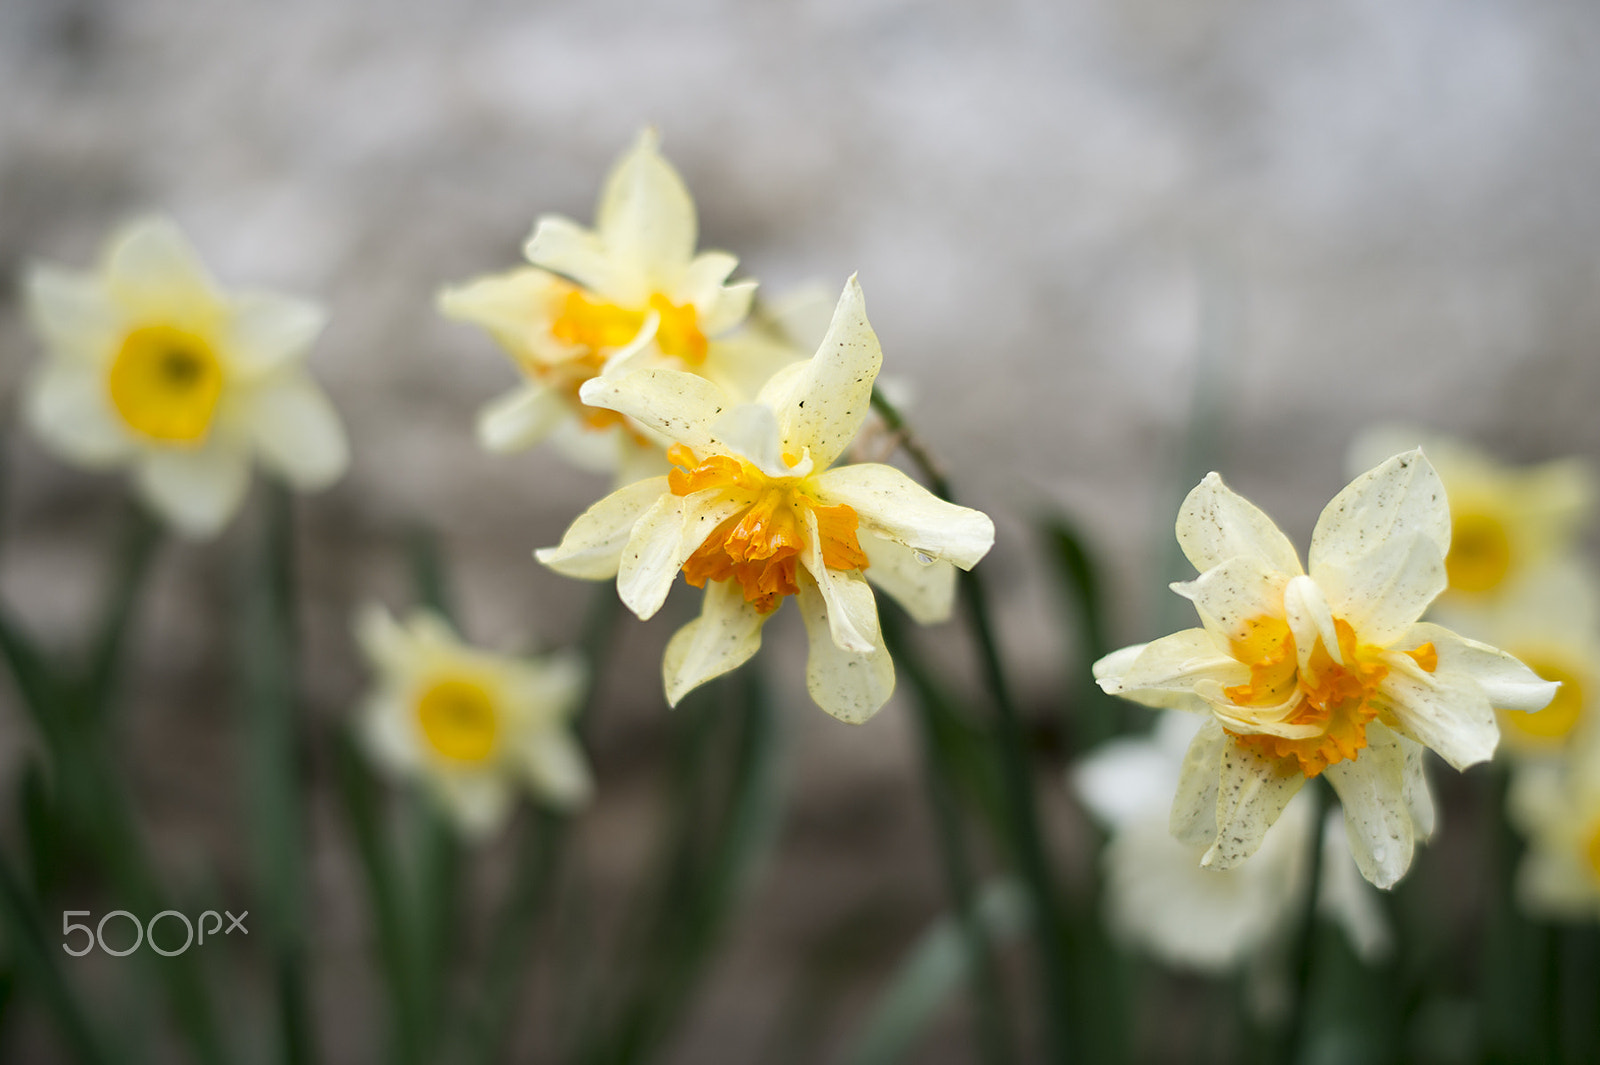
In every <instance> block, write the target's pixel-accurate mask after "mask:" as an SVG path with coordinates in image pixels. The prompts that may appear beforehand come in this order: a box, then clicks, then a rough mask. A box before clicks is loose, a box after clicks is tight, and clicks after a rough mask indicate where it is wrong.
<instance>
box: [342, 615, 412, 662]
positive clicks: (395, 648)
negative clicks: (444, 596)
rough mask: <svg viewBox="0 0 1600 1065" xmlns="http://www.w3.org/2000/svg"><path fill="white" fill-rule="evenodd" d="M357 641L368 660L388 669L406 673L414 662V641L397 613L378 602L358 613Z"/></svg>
mask: <svg viewBox="0 0 1600 1065" xmlns="http://www.w3.org/2000/svg"><path fill="white" fill-rule="evenodd" d="M355 634H356V643H357V644H358V645H359V646H360V647H361V651H362V653H363V654H365V655H366V656H367V660H368V661H369V662H372V663H373V664H374V665H376V666H377V667H378V668H380V669H381V670H383V671H384V672H386V673H391V674H404V673H407V672H409V668H410V666H411V664H412V654H411V644H410V640H409V638H408V637H407V636H406V633H405V630H403V629H402V628H401V627H400V623H399V622H397V621H395V619H394V616H393V615H392V614H390V613H389V612H388V611H387V610H385V609H384V608H383V607H381V606H379V605H378V604H377V603H368V604H367V605H366V606H364V607H362V608H361V609H360V610H359V611H358V612H357V613H356V620H355Z"/></svg>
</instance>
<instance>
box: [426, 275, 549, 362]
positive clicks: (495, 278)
mask: <svg viewBox="0 0 1600 1065" xmlns="http://www.w3.org/2000/svg"><path fill="white" fill-rule="evenodd" d="M565 291H571V289H570V288H569V287H568V286H567V284H566V283H565V282H564V281H561V280H560V279H559V278H557V277H556V276H555V275H554V274H551V273H550V272H548V271H546V270H540V269H538V268H537V267H532V266H523V267H518V268H517V269H515V270H509V271H506V272H505V273H501V274H489V275H486V276H484V277H477V278H474V279H472V280H471V281H468V282H466V283H465V284H461V285H450V286H448V287H446V288H442V289H440V290H439V295H438V300H437V303H438V307H439V313H440V314H442V315H444V316H445V317H446V318H453V319H455V320H456V321H458V322H470V323H472V324H473V325H476V326H480V327H482V328H483V329H486V330H488V331H489V334H490V335H491V336H493V337H494V338H495V340H496V341H497V342H498V343H499V344H500V345H501V346H502V347H504V348H506V349H507V350H509V351H511V352H513V353H516V354H519V355H520V354H525V355H532V356H534V357H540V356H544V357H545V358H544V359H542V360H541V361H556V360H557V358H558V357H559V356H561V355H564V354H565V346H564V345H561V344H559V343H558V342H557V341H556V340H555V339H554V338H553V337H551V336H550V333H549V326H550V321H549V320H550V315H551V310H552V308H553V307H554V305H555V301H556V300H557V299H558V297H560V295H561V294H562V293H563V292H565Z"/></svg>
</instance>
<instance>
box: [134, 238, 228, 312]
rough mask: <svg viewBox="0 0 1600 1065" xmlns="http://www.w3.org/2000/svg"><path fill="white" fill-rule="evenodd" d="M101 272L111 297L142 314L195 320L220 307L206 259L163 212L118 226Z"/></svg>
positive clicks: (216, 310)
mask: <svg viewBox="0 0 1600 1065" xmlns="http://www.w3.org/2000/svg"><path fill="white" fill-rule="evenodd" d="M105 277H106V285H107V289H108V291H109V292H110V293H111V296H112V298H113V299H115V300H116V301H117V303H119V304H121V305H122V306H123V307H125V308H129V309H132V308H138V310H139V312H140V314H141V316H143V317H147V318H150V317H156V318H163V317H169V316H171V317H174V318H178V319H180V320H185V321H186V322H194V321H196V320H197V316H198V317H200V318H204V317H210V316H214V315H217V314H218V313H219V312H220V311H221V309H222V303H221V300H220V298H219V297H218V296H217V293H216V288H215V286H214V285H213V284H212V282H211V275H210V274H209V273H208V272H207V271H206V268H205V264H203V263H202V262H201V261H200V256H199V255H198V254H196V253H195V250H194V246H193V245H191V244H190V243H189V241H188V239H187V238H185V237H184V235H183V233H182V232H181V231H179V229H178V227H177V226H176V225H174V224H173V223H172V221H171V220H170V219H167V218H161V217H154V216H152V217H146V218H141V219H138V220H136V221H134V222H132V223H130V224H129V225H127V226H126V227H124V228H123V229H122V230H120V231H119V232H118V233H117V235H116V236H115V237H113V238H112V243H111V248H110V250H109V252H108V253H107V255H106V262H105Z"/></svg>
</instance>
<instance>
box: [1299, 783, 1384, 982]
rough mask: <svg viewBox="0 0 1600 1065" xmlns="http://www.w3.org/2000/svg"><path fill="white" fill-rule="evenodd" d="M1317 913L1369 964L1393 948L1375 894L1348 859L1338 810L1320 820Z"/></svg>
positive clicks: (1347, 844) (1348, 854) (1347, 847)
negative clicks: (1320, 866) (1332, 925)
mask: <svg viewBox="0 0 1600 1065" xmlns="http://www.w3.org/2000/svg"><path fill="white" fill-rule="evenodd" d="M1317 912H1318V913H1320V914H1322V915H1323V916H1324V917H1327V918H1329V919H1331V920H1333V921H1334V922H1336V923H1337V924H1338V925H1339V926H1340V927H1341V928H1343V929H1344V934H1345V936H1346V937H1347V938H1348V939H1349V940H1350V945H1351V946H1352V947H1353V948H1355V952H1356V955H1357V956H1358V957H1360V958H1361V960H1362V961H1364V962H1366V963H1367V964H1368V965H1373V964H1376V963H1378V962H1380V961H1382V960H1383V959H1384V958H1386V957H1388V955H1389V952H1390V950H1391V948H1392V946H1393V943H1392V939H1391V937H1390V934H1389V926H1388V924H1387V922H1385V920H1384V916H1383V910H1382V909H1381V908H1380V906H1379V904H1378V897H1377V895H1376V894H1375V893H1374V892H1373V890H1372V887H1371V886H1370V885H1369V884H1367V882H1366V881H1364V880H1363V879H1362V878H1361V870H1360V869H1359V868H1358V867H1357V866H1356V863H1355V862H1354V861H1352V860H1351V856H1350V844H1349V843H1348V833H1347V832H1346V831H1345V827H1344V818H1343V816H1342V815H1341V814H1340V812H1339V811H1338V810H1329V811H1328V816H1327V818H1326V819H1325V820H1324V821H1323V826H1322V882H1321V883H1320V884H1319V885H1318V890H1317Z"/></svg>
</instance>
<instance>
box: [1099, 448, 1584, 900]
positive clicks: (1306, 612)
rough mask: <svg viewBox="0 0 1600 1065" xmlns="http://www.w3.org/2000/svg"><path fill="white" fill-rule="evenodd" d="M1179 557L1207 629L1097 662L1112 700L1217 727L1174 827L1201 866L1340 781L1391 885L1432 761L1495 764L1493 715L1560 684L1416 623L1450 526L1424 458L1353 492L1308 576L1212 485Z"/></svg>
mask: <svg viewBox="0 0 1600 1065" xmlns="http://www.w3.org/2000/svg"><path fill="white" fill-rule="evenodd" d="M1177 534H1178V542H1179V544H1180V545H1181V546H1182V548H1183V551H1184V554H1185V555H1186V556H1188V558H1189V561H1190V562H1191V563H1193V564H1194V566H1195V568H1196V569H1197V570H1199V571H1200V575H1199V577H1197V578H1196V579H1194V580H1192V581H1188V582H1186V583H1182V584H1175V585H1173V586H1172V587H1173V590H1174V591H1176V592H1177V593H1178V594H1180V595H1182V596H1184V597H1185V598H1187V599H1189V600H1190V601H1192V602H1193V603H1194V605H1195V608H1196V610H1197V612H1198V613H1199V615H1200V621H1201V624H1202V626H1203V627H1201V628H1197V629H1189V630H1186V631H1184V632H1179V633H1176V634H1174V635H1172V636H1168V637H1165V638H1163V639H1160V640H1157V641H1155V642H1154V643H1151V644H1147V645H1142V646H1136V647H1129V648H1124V649H1123V650H1121V651H1117V652H1114V653H1113V654H1110V655H1108V656H1106V657H1105V658H1103V659H1101V660H1100V661H1099V662H1097V663H1096V664H1095V667H1094V668H1095V676H1096V678H1097V679H1098V680H1099V682H1100V686H1101V687H1102V688H1104V689H1105V690H1106V691H1108V692H1110V693H1112V694H1115V695H1122V696H1125V697H1127V698H1130V699H1133V700H1134V701H1136V702H1141V703H1144V704H1146V705H1150V706H1157V707H1163V708H1178V709H1187V710H1192V711H1196V712H1199V713H1202V714H1205V715H1206V716H1207V718H1208V720H1207V721H1206V723H1205V725H1204V726H1203V727H1202V728H1201V729H1200V731H1199V732H1198V733H1197V734H1196V736H1195V739H1194V742H1193V743H1192V744H1191V745H1190V748H1189V752H1188V755H1187V757H1186V759H1185V762H1184V770H1183V774H1182V776H1181V778H1180V781H1179V785H1178V794H1177V797H1176V799H1175V801H1174V803H1173V808H1172V829H1173V833H1174V834H1175V835H1176V836H1178V838H1179V839H1181V840H1184V841H1187V842H1200V841H1203V840H1204V841H1208V842H1209V846H1208V849H1207V850H1206V853H1205V856H1204V857H1203V859H1202V864H1204V865H1206V866H1210V867H1214V868H1228V867H1231V866H1234V865H1237V864H1238V863H1239V862H1241V861H1243V860H1244V859H1246V858H1248V857H1249V856H1250V855H1251V854H1253V853H1254V852H1255V850H1256V848H1257V847H1258V846H1259V845H1260V843H1261V839H1262V836H1263V835H1264V834H1265V832H1266V830H1267V828H1268V827H1270V826H1271V824H1272V823H1273V822H1274V821H1275V820H1277V818H1278V815H1279V814H1280V813H1281V812H1282V811H1283V809H1284V807H1285V806H1286V805H1287V804H1288V802H1289V800H1290V799H1291V798H1293V797H1294V795H1295V793H1296V792H1297V791H1299V790H1300V788H1301V786H1302V785H1304V784H1305V782H1306V780H1308V779H1310V778H1312V777H1315V776H1319V775H1322V774H1324V773H1326V774H1327V778H1328V780H1329V782H1330V783H1331V784H1332V785H1333V788H1334V790H1335V791H1336V792H1337V793H1338V794H1339V798H1340V802H1341V804H1342V805H1343V808H1344V815H1345V825H1346V828H1347V830H1348V835H1349V839H1350V847H1351V851H1352V853H1353V854H1354V856H1355V859H1356V864H1357V865H1358V866H1359V867H1360V869H1361V873H1362V875H1363V876H1365V877H1366V878H1367V879H1368V880H1370V881H1372V882H1373V883H1375V884H1377V885H1378V886H1379V887H1390V886H1392V885H1393V884H1394V883H1395V882H1396V881H1398V880H1399V879H1400V877H1401V876H1403V875H1404V874H1405V872H1406V870H1407V869H1408V868H1409V867H1410V864H1411V857H1412V852H1413V849H1414V846H1415V842H1416V839H1417V838H1418V837H1419V836H1421V837H1424V838H1425V837H1426V836H1427V835H1428V833H1429V831H1430V829H1431V826H1432V820H1433V815H1432V809H1431V803H1430V801H1429V799H1428V797H1427V789H1426V786H1425V781H1424V780H1423V776H1422V749H1423V747H1429V748H1432V749H1433V750H1434V751H1436V752H1437V753H1438V754H1439V755H1441V756H1442V757H1443V758H1444V760H1445V761H1446V762H1449V763H1450V764H1451V765H1452V766H1454V767H1456V768H1457V769H1461V768H1464V767H1466V766H1469V765H1472V764H1473V763H1476V762H1481V761H1484V760H1486V759H1488V758H1489V757H1491V756H1492V755H1493V754H1494V749H1495V744H1496V743H1497V742H1498V740H1499V729H1498V727H1497V726H1496V723H1495V713H1494V711H1495V708H1496V707H1499V708H1501V709H1506V710H1522V711H1534V710H1538V709H1540V708H1542V707H1543V706H1545V705H1546V704H1547V703H1549V702H1550V699H1551V697H1552V696H1553V695H1554V694H1555V692H1556V689H1557V685H1555V684H1553V683H1550V682H1548V681H1544V680H1541V679H1540V678H1539V677H1538V676H1537V675H1536V674H1534V673H1533V672H1532V671H1531V670H1529V669H1528V667H1526V666H1525V665H1523V664H1522V663H1521V662H1519V661H1517V660H1516V659H1515V658H1513V657H1512V656H1510V655H1508V654H1506V653H1504V652H1502V651H1499V650H1497V649H1495V648H1493V647H1490V646H1488V645H1486V644H1482V643H1477V642H1475V641H1473V640H1468V639H1465V638H1463V637H1461V636H1458V635H1456V634H1455V633H1454V632H1451V631H1450V630H1449V629H1446V628H1443V627H1441V626H1439V625H1434V624H1429V623H1425V622H1419V621H1418V620H1417V619H1418V618H1419V617H1421V615H1422V613H1423V611H1424V610H1426V609H1427V607H1428V605H1429V604H1430V603H1431V602H1432V601H1433V599H1434V598H1435V597H1436V596H1437V595H1439V593H1440V592H1442V591H1443V590H1444V587H1445V561H1444V560H1445V556H1446V555H1447V553H1448V552H1449V549H1450V511H1449V505H1448V503H1447V502H1446V499H1445V493H1444V487H1443V485H1441V484H1440V483H1439V477H1438V474H1436V473H1435V472H1434V469H1433V467H1432V466H1431V465H1430V464H1429V462H1428V460H1427V459H1426V458H1425V457H1423V455H1422V453H1421V452H1420V451H1412V452H1408V453H1406V454H1402V455H1396V456H1395V457H1393V458H1391V459H1389V460H1387V461H1386V462H1384V463H1382V464H1381V465H1379V466H1378V467H1377V468H1376V469H1373V470H1370V471H1369V472H1367V473H1365V474H1363V475H1361V476H1360V477H1358V478H1356V479H1355V480H1354V481H1353V482H1351V484H1350V485H1349V486H1347V487H1346V488H1345V489H1344V490H1343V491H1342V492H1340V493H1339V494H1338V495H1337V496H1336V497H1334V499H1333V501H1332V502H1331V503H1329V504H1328V506H1327V508H1326V509H1325V510H1324V511H1323V512H1322V517H1321V518H1320V520H1319V521H1318V522H1317V527H1316V530H1315V532H1314V533H1313V534H1312V538H1311V555H1310V571H1309V573H1307V572H1306V571H1304V570H1302V569H1301V566H1300V560H1299V557H1298V555H1297V554H1296V553H1295V549H1294V546H1293V545H1292V544H1291V543H1290V542H1289V540H1288V538H1287V537H1285V536H1284V535H1283V533H1282V532H1281V531H1279V529H1278V527H1277V526H1276V525H1274V524H1273V523H1272V521H1271V519H1269V518H1268V517H1267V516H1266V515H1265V514H1263V513H1262V512H1261V511H1260V510H1258V509H1256V507H1254V506H1253V505H1251V504H1250V503H1249V502H1247V501H1246V500H1245V499H1243V498H1242V497H1240V496H1238V495H1236V494H1235V493H1234V492H1232V491H1231V490H1229V489H1228V488H1227V487H1226V486H1225V485H1224V484H1223V483H1222V479H1221V478H1220V477H1218V476H1217V475H1216V474H1214V473H1213V474H1211V475H1209V476H1208V477H1207V478H1206V479H1205V480H1204V481H1203V482H1201V484H1200V485H1199V487H1197V488H1196V489H1195V490H1194V491H1192V492H1190V493H1189V496H1188V498H1187V499H1186V500H1185V501H1184V504H1183V507H1182V509H1181V511H1180V513H1179V515H1178V522H1177Z"/></svg>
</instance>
